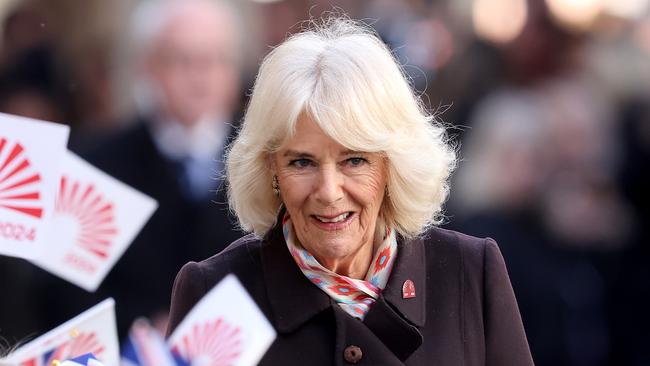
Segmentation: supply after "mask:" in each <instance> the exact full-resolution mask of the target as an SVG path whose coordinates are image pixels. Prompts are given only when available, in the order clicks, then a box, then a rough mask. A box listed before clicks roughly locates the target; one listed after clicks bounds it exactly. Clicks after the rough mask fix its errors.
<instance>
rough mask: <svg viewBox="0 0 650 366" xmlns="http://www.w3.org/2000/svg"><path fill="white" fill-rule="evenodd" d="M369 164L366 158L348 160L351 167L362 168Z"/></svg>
mask: <svg viewBox="0 0 650 366" xmlns="http://www.w3.org/2000/svg"><path fill="white" fill-rule="evenodd" d="M367 162H368V160H366V159H364V158H350V159H348V164H350V165H351V166H361V165H363V164H365V163H367Z"/></svg>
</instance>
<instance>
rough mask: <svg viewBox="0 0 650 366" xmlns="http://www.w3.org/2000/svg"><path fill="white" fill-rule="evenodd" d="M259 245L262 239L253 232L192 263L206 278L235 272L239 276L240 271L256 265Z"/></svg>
mask: <svg viewBox="0 0 650 366" xmlns="http://www.w3.org/2000/svg"><path fill="white" fill-rule="evenodd" d="M261 247H262V239H260V238H259V237H257V236H255V235H254V234H248V235H246V236H243V237H241V238H239V239H237V240H235V241H234V242H232V243H231V244H230V245H228V246H227V247H226V248H225V249H223V250H222V251H221V252H219V253H217V254H215V255H213V256H212V257H210V258H207V259H204V260H202V261H200V262H196V263H194V264H193V265H194V266H196V267H197V269H198V270H200V272H201V274H202V276H203V277H204V278H205V279H206V280H208V279H213V278H214V279H221V278H223V277H224V276H225V275H227V274H228V273H235V274H236V275H237V277H240V276H239V273H240V272H244V273H246V272H249V271H250V270H251V269H252V268H254V267H258V264H259V263H260V249H261ZM190 263H192V262H190Z"/></svg>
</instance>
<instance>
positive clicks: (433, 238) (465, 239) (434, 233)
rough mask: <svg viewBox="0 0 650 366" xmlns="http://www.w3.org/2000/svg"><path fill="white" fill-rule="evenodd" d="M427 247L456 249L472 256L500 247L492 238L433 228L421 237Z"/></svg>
mask: <svg viewBox="0 0 650 366" xmlns="http://www.w3.org/2000/svg"><path fill="white" fill-rule="evenodd" d="M421 238H422V239H423V240H424V242H425V245H426V246H433V247H436V248H438V249H444V248H447V249H455V250H461V251H463V252H466V253H467V254H470V255H479V254H481V253H483V252H484V251H485V250H489V249H491V248H492V247H498V245H497V244H496V242H495V241H494V239H492V238H490V237H486V238H479V237H476V236H472V235H468V234H464V233H461V232H458V231H454V230H448V229H443V228H440V227H432V228H430V229H428V230H427V231H426V232H425V233H424V234H422V235H421Z"/></svg>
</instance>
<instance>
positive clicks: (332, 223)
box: [310, 211, 356, 231]
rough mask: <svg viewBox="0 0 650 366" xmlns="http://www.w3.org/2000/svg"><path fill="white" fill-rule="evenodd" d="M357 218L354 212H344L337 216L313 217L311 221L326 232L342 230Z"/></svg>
mask: <svg viewBox="0 0 650 366" xmlns="http://www.w3.org/2000/svg"><path fill="white" fill-rule="evenodd" d="M354 216H356V213H354V212H351V211H350V212H344V213H341V214H338V215H335V216H319V215H311V216H310V219H311V221H312V223H313V224H314V225H316V226H317V227H319V228H321V229H322V230H326V231H335V230H341V229H343V228H344V227H346V226H348V225H349V224H350V222H351V221H352V219H353V218H354Z"/></svg>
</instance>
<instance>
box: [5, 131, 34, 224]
mask: <svg viewBox="0 0 650 366" xmlns="http://www.w3.org/2000/svg"><path fill="white" fill-rule="evenodd" d="M25 155H26V154H25V149H24V148H23V146H22V145H21V144H20V143H17V142H16V143H14V144H13V145H12V144H11V143H10V142H8V140H7V139H6V138H4V137H0V207H3V208H6V209H9V210H13V211H18V212H21V213H23V214H26V215H29V216H32V217H35V218H41V216H42V215H43V208H42V206H41V202H40V200H41V196H40V193H39V188H40V187H39V184H38V183H40V181H41V176H40V175H39V174H38V173H36V172H34V171H33V166H32V165H31V163H30V161H29V159H28V158H27V157H26V156H25Z"/></svg>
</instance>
